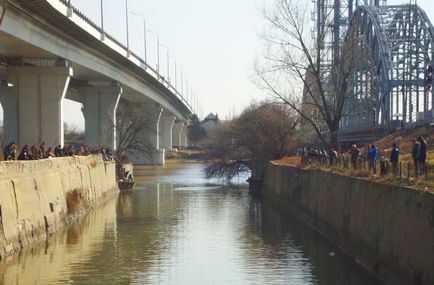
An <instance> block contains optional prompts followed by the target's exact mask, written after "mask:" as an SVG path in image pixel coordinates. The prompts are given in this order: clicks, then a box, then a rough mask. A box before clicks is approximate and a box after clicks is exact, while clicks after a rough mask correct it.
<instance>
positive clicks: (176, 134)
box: [173, 121, 185, 148]
mask: <svg viewBox="0 0 434 285" xmlns="http://www.w3.org/2000/svg"><path fill="white" fill-rule="evenodd" d="M184 128H185V123H184V122H183V121H176V122H175V125H173V147H176V148H182V147H183V146H182V144H181V141H182V139H181V137H182V129H184Z"/></svg>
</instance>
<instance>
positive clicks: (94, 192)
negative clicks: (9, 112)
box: [0, 156, 118, 259]
mask: <svg viewBox="0 0 434 285" xmlns="http://www.w3.org/2000/svg"><path fill="white" fill-rule="evenodd" d="M115 175H116V174H115V163H114V162H104V161H103V160H102V158H101V156H88V157H65V158H54V159H45V160H37V161H12V162H1V163H0V257H1V259H3V258H4V257H5V256H6V255H9V254H12V253H13V252H16V251H19V250H20V249H21V248H23V247H27V246H29V245H31V244H32V243H34V242H38V241H41V240H45V239H46V238H47V235H48V234H50V233H53V232H56V231H58V230H60V229H62V228H63V227H64V226H65V225H66V224H67V223H69V222H71V220H73V219H74V218H76V217H77V216H79V215H81V214H83V213H85V212H86V211H87V210H89V209H91V208H93V207H95V206H96V205H97V203H98V202H99V201H102V200H103V198H104V197H106V196H108V195H111V194H114V193H117V191H118V189H117V182H116V176H115Z"/></svg>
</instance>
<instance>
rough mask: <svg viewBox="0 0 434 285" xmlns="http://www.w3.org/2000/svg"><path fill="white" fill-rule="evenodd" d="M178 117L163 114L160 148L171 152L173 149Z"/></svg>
mask: <svg viewBox="0 0 434 285" xmlns="http://www.w3.org/2000/svg"><path fill="white" fill-rule="evenodd" d="M175 120H176V117H175V116H174V115H173V114H172V113H169V112H167V113H166V111H164V112H163V115H162V116H161V119H160V128H159V131H160V133H159V136H160V147H161V148H164V149H165V150H171V149H172V147H173V144H172V142H173V138H172V134H173V125H174V124H175Z"/></svg>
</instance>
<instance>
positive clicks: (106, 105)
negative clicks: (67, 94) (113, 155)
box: [78, 83, 122, 150]
mask: <svg viewBox="0 0 434 285" xmlns="http://www.w3.org/2000/svg"><path fill="white" fill-rule="evenodd" d="M115 85H116V86H101V87H99V86H98V87H80V89H79V91H78V92H79V93H80V94H81V95H82V96H83V116H84V120H85V123H84V124H85V139H84V141H85V143H86V144H89V145H91V146H95V147H101V146H104V147H108V148H111V149H113V150H116V108H117V105H118V103H119V99H120V97H121V95H122V88H121V87H120V86H119V84H118V83H116V84H115Z"/></svg>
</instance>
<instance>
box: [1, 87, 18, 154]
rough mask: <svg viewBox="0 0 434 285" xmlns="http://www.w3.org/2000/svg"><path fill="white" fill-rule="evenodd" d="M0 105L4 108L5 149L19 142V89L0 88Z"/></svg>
mask: <svg viewBox="0 0 434 285" xmlns="http://www.w3.org/2000/svg"><path fill="white" fill-rule="evenodd" d="M0 103H1V105H2V107H3V142H2V143H3V147H4V146H5V145H6V144H8V143H10V142H15V143H17V142H18V107H17V89H16V88H15V87H8V86H7V84H5V85H3V86H0Z"/></svg>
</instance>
